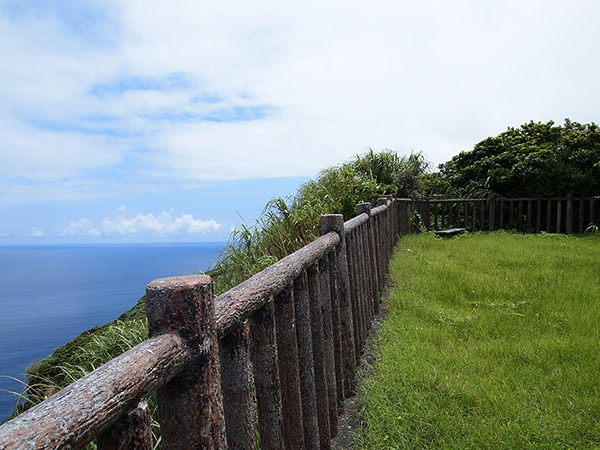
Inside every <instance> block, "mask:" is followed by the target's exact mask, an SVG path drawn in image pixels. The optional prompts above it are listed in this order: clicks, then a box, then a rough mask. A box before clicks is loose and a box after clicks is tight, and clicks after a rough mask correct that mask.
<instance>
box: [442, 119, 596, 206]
mask: <svg viewBox="0 0 600 450" xmlns="http://www.w3.org/2000/svg"><path fill="white" fill-rule="evenodd" d="M430 186H432V188H433V190H434V191H436V193H440V192H439V191H440V189H444V190H448V189H449V190H450V191H452V195H457V194H458V195H462V196H483V195H492V194H496V195H500V196H505V197H555V196H564V195H566V194H568V193H571V194H573V195H575V196H592V195H598V194H599V193H600V128H599V127H598V126H597V125H596V124H595V123H593V122H592V123H591V124H583V125H582V124H579V123H577V122H571V121H570V120H569V119H565V123H564V125H563V126H561V125H556V126H555V125H554V122H552V121H550V122H548V123H541V122H533V121H531V122H529V123H527V124H524V125H522V126H521V127H519V128H512V127H510V128H508V130H507V131H505V132H503V133H501V134H499V135H498V136H496V137H489V138H487V139H484V140H483V141H481V142H479V143H478V144H476V145H475V147H474V148H473V150H471V151H464V152H461V153H460V154H458V155H456V156H454V157H453V158H452V159H451V160H450V161H448V162H446V163H444V164H441V165H440V174H439V175H438V176H434V177H431V180H430Z"/></svg>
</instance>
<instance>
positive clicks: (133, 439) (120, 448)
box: [97, 400, 152, 450]
mask: <svg viewBox="0 0 600 450" xmlns="http://www.w3.org/2000/svg"><path fill="white" fill-rule="evenodd" d="M150 421H151V418H150V411H149V409H148V403H146V400H142V401H140V402H139V404H138V405H137V407H135V408H133V409H132V410H130V411H129V412H128V413H125V414H124V415H123V416H121V419H120V420H119V422H118V423H117V424H116V425H113V426H112V428H110V429H109V430H108V431H106V432H104V433H102V434H101V435H100V436H98V440H97V444H98V449H99V450H130V449H131V450H152V433H151V431H150Z"/></svg>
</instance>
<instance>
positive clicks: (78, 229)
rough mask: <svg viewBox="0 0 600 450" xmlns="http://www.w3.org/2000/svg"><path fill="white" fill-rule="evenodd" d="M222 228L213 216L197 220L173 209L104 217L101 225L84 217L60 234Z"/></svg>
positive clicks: (163, 232)
mask: <svg viewBox="0 0 600 450" xmlns="http://www.w3.org/2000/svg"><path fill="white" fill-rule="evenodd" d="M221 227H222V224H220V223H218V222H217V221H216V220H213V219H209V220H202V219H196V218H195V217H194V216H193V215H192V214H187V213H184V214H180V215H178V216H174V215H173V214H172V213H171V212H167V211H162V212H161V213H159V214H157V215H154V214H153V213H149V214H138V215H136V216H133V217H129V218H128V217H124V216H118V217H113V218H112V219H109V218H104V219H103V220H102V221H101V223H100V224H99V225H96V224H94V222H93V221H92V220H91V219H88V218H85V217H84V218H81V219H79V220H77V221H75V222H70V223H69V225H67V226H66V227H62V228H61V229H60V231H59V232H58V235H59V236H62V237H73V236H77V237H86V236H87V237H90V236H92V237H99V236H140V237H152V236H154V237H156V236H163V237H168V236H194V235H206V234H209V233H213V232H217V231H218V230H219V229H220V228H221Z"/></svg>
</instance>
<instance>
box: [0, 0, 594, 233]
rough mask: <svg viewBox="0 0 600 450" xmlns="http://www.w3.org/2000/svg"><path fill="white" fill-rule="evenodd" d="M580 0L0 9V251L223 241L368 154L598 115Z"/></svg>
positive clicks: (446, 144) (428, 147)
mask: <svg viewBox="0 0 600 450" xmlns="http://www.w3.org/2000/svg"><path fill="white" fill-rule="evenodd" d="M598 23H600V3H598V2H597V1H596V0H586V1H583V0H571V1H569V2H564V1H554V0H545V1H541V0H540V1H534V0H520V1H513V0H507V1H503V2H497V1H486V0H484V1H482V0H478V1H477V0H459V1H454V2H448V1H427V0H426V1H421V2H405V1H397V0H396V1H382V0H372V1H369V2H365V1H354V0H345V1H341V0H339V1H338V0H320V1H318V2H317V1H311V0H307V1H304V2H281V1H257V2H252V3H247V2H241V1H237V0H234V1H232V2H227V3H222V2H221V3H218V2H208V1H192V0H176V1H172V2H161V1H153V0H147V1H144V2H140V1H137V0H135V1H134V0H119V1H109V0H107V1H85V0H81V1H67V0H55V1H53V0H39V1H23V0H19V1H17V0H0V58H1V60H2V65H1V66H0V99H1V101H0V136H1V139H0V245H2V244H15V243H67V242H129V241H133V242H144V241H163V242H164V241H194V242H197V241H224V240H227V237H228V236H229V233H230V231H231V229H232V227H234V226H235V225H236V224H238V223H240V222H241V220H242V218H243V220H244V221H246V222H247V223H252V221H253V219H254V218H255V217H256V216H257V214H259V213H260V211H261V210H262V208H263V206H264V205H265V203H266V202H267V201H268V200H269V199H270V198H272V197H274V196H278V195H281V196H285V195H288V194H291V193H293V192H295V190H296V188H297V187H298V185H299V184H300V183H302V182H303V181H305V180H306V179H308V178H311V177H314V176H315V175H316V174H317V173H318V171H319V170H320V169H322V168H324V167H327V166H330V165H333V164H338V163H340V162H342V161H345V160H348V159H349V158H351V157H352V156H353V155H355V154H357V153H361V152H363V151H364V150H366V149H367V148H373V149H376V150H380V149H383V148H390V149H394V150H396V151H397V152H398V153H400V154H407V153H409V152H410V151H421V150H422V151H424V152H425V153H426V154H427V156H428V158H429V159H430V160H431V162H432V163H433V165H434V166H435V165H437V164H439V163H441V162H444V161H446V160H448V159H449V158H450V157H452V156H453V155H455V154H456V153H458V152H459V151H461V150H468V149H471V148H472V147H473V145H474V144H475V143H477V142H479V141H481V140H482V139H484V138H485V137H487V136H491V135H497V134H498V133H500V132H502V131H504V130H505V129H506V127H508V126H518V125H520V124H522V123H525V122H528V121H529V120H536V121H548V120H554V121H556V122H559V123H560V122H562V121H563V119H564V118H566V117H569V118H570V119H572V120H574V121H578V122H582V123H587V122H592V121H596V122H597V121H598V105H600V89H598V83H597V80H598V79H600V62H599V60H598V58H596V54H597V44H598V42H600V27H598V26H597V24H598Z"/></svg>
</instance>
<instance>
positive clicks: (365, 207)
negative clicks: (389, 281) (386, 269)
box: [356, 202, 403, 315]
mask: <svg viewBox="0 0 600 450" xmlns="http://www.w3.org/2000/svg"><path fill="white" fill-rule="evenodd" d="M401 205H403V203H401ZM356 212H357V214H363V213H364V214H367V215H368V216H369V220H368V221H367V222H366V233H365V234H366V236H365V238H366V241H367V255H365V256H366V257H367V265H368V266H369V267H368V269H369V274H368V279H369V285H370V288H371V289H370V290H371V292H370V294H369V295H370V297H371V302H372V304H373V313H374V314H375V315H377V314H379V289H378V287H379V280H378V274H377V259H376V258H377V256H376V252H375V238H374V236H373V223H372V221H371V204H370V203H368V202H367V203H359V204H358V205H356Z"/></svg>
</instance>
